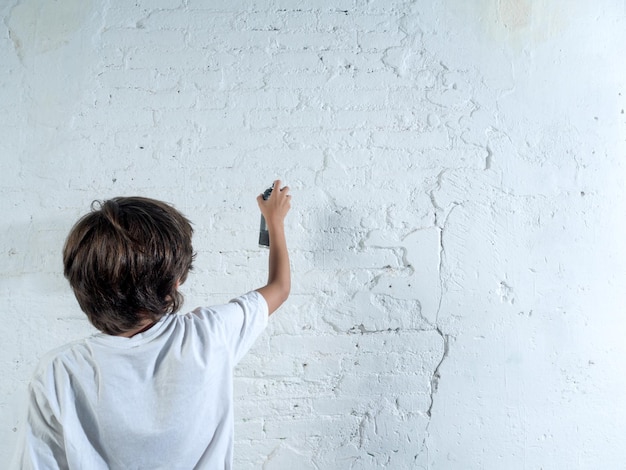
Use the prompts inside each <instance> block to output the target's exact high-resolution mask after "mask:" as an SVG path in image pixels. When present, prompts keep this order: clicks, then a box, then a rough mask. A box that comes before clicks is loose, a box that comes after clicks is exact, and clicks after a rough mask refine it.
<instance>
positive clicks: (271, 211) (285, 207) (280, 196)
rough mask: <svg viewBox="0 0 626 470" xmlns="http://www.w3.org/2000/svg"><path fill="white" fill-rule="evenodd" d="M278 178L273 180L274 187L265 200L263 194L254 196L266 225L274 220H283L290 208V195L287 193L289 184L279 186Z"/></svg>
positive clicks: (274, 221)
mask: <svg viewBox="0 0 626 470" xmlns="http://www.w3.org/2000/svg"><path fill="white" fill-rule="evenodd" d="M278 188H280V180H276V181H274V189H273V190H272V194H270V197H269V198H267V200H265V199H263V195H262V194H259V196H258V197H257V198H256V200H257V203H258V204H259V209H261V213H262V214H263V217H265V221H266V222H267V225H268V227H269V226H270V225H272V224H274V223H276V222H283V221H284V220H285V216H286V215H287V212H289V209H290V208H291V195H290V194H289V186H285V187H284V188H280V189H278Z"/></svg>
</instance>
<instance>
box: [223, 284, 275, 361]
mask: <svg viewBox="0 0 626 470" xmlns="http://www.w3.org/2000/svg"><path fill="white" fill-rule="evenodd" d="M219 315H220V320H221V322H222V325H223V328H224V337H225V340H226V343H227V345H228V347H229V350H230V352H231V354H232V358H233V364H237V363H238V362H239V361H240V360H241V358H242V357H243V356H244V355H245V354H246V353H247V352H248V351H249V350H250V348H251V347H252V345H253V344H254V342H255V341H256V339H257V338H258V337H259V335H260V334H261V332H262V331H263V330H264V329H265V327H266V326H267V319H268V316H269V312H268V307H267V302H266V301H265V299H264V298H263V296H262V295H261V294H259V293H258V292H256V291H252V292H248V293H247V294H245V295H242V296H240V297H237V298H236V299H233V300H231V301H230V303H228V304H227V305H226V308H224V309H223V310H222V311H220V313H219Z"/></svg>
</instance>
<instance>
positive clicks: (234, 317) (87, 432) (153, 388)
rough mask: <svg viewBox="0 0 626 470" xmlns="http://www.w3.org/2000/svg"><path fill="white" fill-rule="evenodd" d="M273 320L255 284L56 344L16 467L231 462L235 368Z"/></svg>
mask: <svg viewBox="0 0 626 470" xmlns="http://www.w3.org/2000/svg"><path fill="white" fill-rule="evenodd" d="M267 318H268V308H267V304H266V302H265V300H264V298H263V297H262V296H261V294H259V293H258V292H249V293H248V294H245V295H243V296H241V297H238V298H237V299H234V300H232V301H231V302H230V303H228V304H225V305H220V306H216V307H210V308H198V309H196V310H194V311H192V312H190V313H187V314H185V315H166V316H164V317H163V318H162V319H161V320H160V321H159V322H158V323H157V324H156V325H154V326H153V327H151V328H150V329H149V330H147V331H145V332H143V333H140V334H137V335H135V336H133V337H132V338H124V337H120V336H109V335H105V334H98V335H95V336H92V337H90V338H87V339H84V340H81V341H77V342H74V343H71V344H69V345H66V346H64V347H62V348H60V349H58V350H56V351H53V352H52V353H50V354H49V355H47V356H46V357H45V358H44V359H43V360H42V361H41V362H40V364H39V366H38V368H37V370H36V372H35V375H34V377H33V379H32V381H31V384H30V387H29V397H28V400H29V401H28V411H27V419H26V422H25V425H24V426H23V429H22V430H21V438H20V441H19V448H18V450H17V453H16V458H15V461H14V468H19V469H57V468H59V469H66V468H67V469H80V470H84V469H89V470H98V469H124V470H128V469H168V470H172V469H194V468H198V469H205V468H206V469H218V468H219V469H222V468H224V469H230V468H232V460H233V442H234V419H233V378H232V371H233V367H234V366H235V365H236V364H237V363H238V362H239V360H240V359H241V358H242V357H243V356H244V354H245V353H246V352H247V351H248V350H249V349H250V347H251V346H252V344H253V343H254V341H255V340H256V338H257V337H258V336H259V334H260V333H261V332H262V331H263V329H264V328H265V326H266V325H267Z"/></svg>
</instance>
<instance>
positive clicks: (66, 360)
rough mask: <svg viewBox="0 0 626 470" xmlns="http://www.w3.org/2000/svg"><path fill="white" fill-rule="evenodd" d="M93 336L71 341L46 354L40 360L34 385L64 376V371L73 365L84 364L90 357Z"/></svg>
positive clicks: (35, 373) (33, 379)
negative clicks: (90, 341)
mask: <svg viewBox="0 0 626 470" xmlns="http://www.w3.org/2000/svg"><path fill="white" fill-rule="evenodd" d="M92 337H93V336H90V337H87V338H82V339H78V340H74V341H71V342H69V343H66V344H64V345H62V346H58V347H56V348H54V349H51V350H50V351H48V352H46V353H45V354H44V355H43V356H41V358H40V359H39V361H38V363H37V366H36V367H35V372H34V374H33V377H32V380H31V382H32V383H36V382H47V381H49V380H50V379H52V378H53V377H51V376H50V374H51V373H52V374H53V375H58V374H60V373H61V374H62V373H63V370H69V369H71V368H72V366H73V365H76V364H77V363H80V362H84V361H85V360H87V357H88V355H89V346H88V342H89V339H90V338H92Z"/></svg>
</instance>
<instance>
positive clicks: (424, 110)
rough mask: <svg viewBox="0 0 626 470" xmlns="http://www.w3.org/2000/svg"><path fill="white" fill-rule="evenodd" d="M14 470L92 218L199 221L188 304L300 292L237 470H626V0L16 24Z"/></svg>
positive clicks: (0, 123) (239, 388) (9, 397)
mask: <svg viewBox="0 0 626 470" xmlns="http://www.w3.org/2000/svg"><path fill="white" fill-rule="evenodd" d="M0 15H1V16H2V22H1V23H0V27H1V29H2V31H3V33H2V34H0V63H1V64H2V67H0V84H1V86H0V109H1V112H0V165H1V167H0V182H1V185H0V191H1V193H0V208H1V209H2V214H3V222H2V236H1V237H0V260H1V262H0V269H1V271H0V296H1V298H2V300H3V305H4V309H3V327H2V330H1V333H0V344H2V346H3V349H4V354H3V355H2V359H0V376H1V377H2V380H1V381H0V392H1V393H0V397H1V398H0V423H1V426H0V461H1V462H4V461H7V460H8V458H9V455H10V454H11V452H12V449H13V445H14V442H15V435H16V433H15V429H16V428H17V427H18V426H19V425H20V423H19V413H18V409H19V403H20V400H21V399H22V397H23V395H24V392H25V389H26V383H27V381H28V379H29V376H30V374H31V372H32V369H33V367H34V364H35V363H36V361H37V359H38V357H39V356H40V355H41V354H43V353H44V352H45V351H47V350H49V349H51V348H53V347H55V346H57V345H60V344H62V343H65V342H67V341H69V340H72V339H75V338H79V337H81V336H84V335H86V334H89V333H91V332H92V330H91V328H90V327H89V325H88V324H87V321H86V320H85V318H84V316H83V314H82V313H81V312H80V310H79V309H78V306H77V304H76V303H75V301H74V299H73V297H72V295H71V293H70V291H69V288H68V287H67V285H66V282H65V280H64V279H63V276H62V273H61V269H62V268H61V262H60V250H61V247H62V244H63V241H64V237H65V235H66V234H67V232H68V230H69V228H70V227H71V225H72V223H73V222H74V221H75V220H76V219H77V217H78V216H79V215H81V214H82V213H84V212H85V211H86V210H87V209H88V206H89V203H90V202H91V201H92V200H94V199H102V198H107V197H112V196H116V195H131V194H133V195H134V194H138V195H146V196H151V197H156V198H161V199H164V200H167V201H170V202H172V203H174V204H175V205H176V206H177V207H179V208H180V209H181V210H182V211H183V212H184V213H186V214H187V215H188V216H189V217H190V218H191V219H192V220H193V221H194V222H195V227H196V230H197V232H196V237H195V246H196V248H197V250H198V252H199V255H198V260H197V263H196V264H197V270H196V272H195V274H194V275H193V276H191V278H190V279H189V280H188V282H187V283H186V285H185V286H184V288H183V292H184V293H185V294H186V298H187V302H186V306H187V307H189V308H190V307H193V306H195V305H197V304H200V303H211V302H221V301H224V300H227V299H228V298H230V297H231V296H232V295H234V294H238V293H240V292H242V291H244V290H247V289H251V288H254V287H257V286H258V285H260V284H261V283H262V282H263V280H264V275H265V274H264V269H265V265H266V252H265V251H263V250H261V249H259V248H257V246H256V237H257V230H258V222H259V214H258V211H257V208H256V202H255V200H254V198H255V196H256V194H258V193H259V192H261V191H262V190H263V189H264V188H265V187H266V185H267V184H268V182H270V181H271V180H272V178H273V177H274V176H275V175H278V176H282V177H284V178H285V179H287V180H288V182H289V183H290V185H291V187H292V188H293V194H294V209H293V211H292V213H291V214H290V216H289V219H288V236H289V242H290V246H291V251H292V265H293V274H294V286H293V293H292V297H291V298H290V300H289V301H288V303H287V304H286V305H285V306H284V307H283V308H282V311H280V312H279V313H278V314H277V315H276V316H275V317H274V318H273V319H272V321H271V325H270V327H269V329H268V331H267V333H266V334H265V335H264V336H263V337H262V338H261V340H260V341H259V342H258V344H257V345H256V347H255V348H254V351H253V353H252V354H250V355H249V356H248V357H247V359H246V360H245V361H244V363H243V364H242V365H241V367H239V369H238V370H237V373H236V375H237V381H236V391H235V393H236V397H237V398H236V407H237V423H236V429H237V437H236V464H237V468H240V469H257V468H264V469H268V470H271V469H286V468H303V469H308V468H311V469H316V468H317V469H347V468H355V469H357V468H363V469H366V468H390V469H415V468H418V469H426V468H431V469H468V468H472V469H503V468H506V469H538V468H544V469H547V468H550V469H552V468H568V469H570V468H581V469H582V468H584V469H587V468H589V469H591V468H594V469H595V468H603V469H604V468H605V469H609V468H611V469H613V468H621V467H623V465H624V462H625V461H626V450H625V448H624V446H622V445H621V440H622V437H623V436H624V435H625V434H626V403H625V401H624V398H623V397H624V391H625V390H626V378H625V377H626V370H625V369H626V367H625V359H624V358H625V357H626V346H625V344H626V341H624V338H625V337H626V320H624V305H625V304H626V293H625V292H626V289H624V281H625V277H626V276H625V273H626V248H624V243H623V240H624V237H625V235H626V230H625V225H626V224H625V222H624V209H625V204H624V203H625V191H624V186H625V184H624V183H625V181H626V170H625V157H626V117H625V114H624V109H625V108H626V70H625V62H624V57H623V51H624V46H626V6H625V4H624V2H623V1H621V0H620V1H618V0H614V1H611V0H603V1H597V2H588V1H585V0H576V1H567V2H566V1H564V0H560V1H556V2H548V1H532V2H531V1H530V0H525V1H519V0H516V1H514V0H500V1H497V2H496V1H487V0H477V1H475V2H464V1H460V0H458V1H441V0H440V1H436V2H416V3H409V2H402V1H370V2H355V1H352V0H335V1H329V0H317V1H313V2H298V1H289V0H275V1H272V2H244V1H230V2H221V1H212V2H208V1H201V0H159V1H152V0H151V1H147V0H146V1H137V2H122V1H119V0H110V1H107V2H95V1H91V2H86V1H84V0H80V1H79V0H58V1H55V2H48V1H45V0H21V1H12V2H3V3H2V5H1V6H0Z"/></svg>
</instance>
